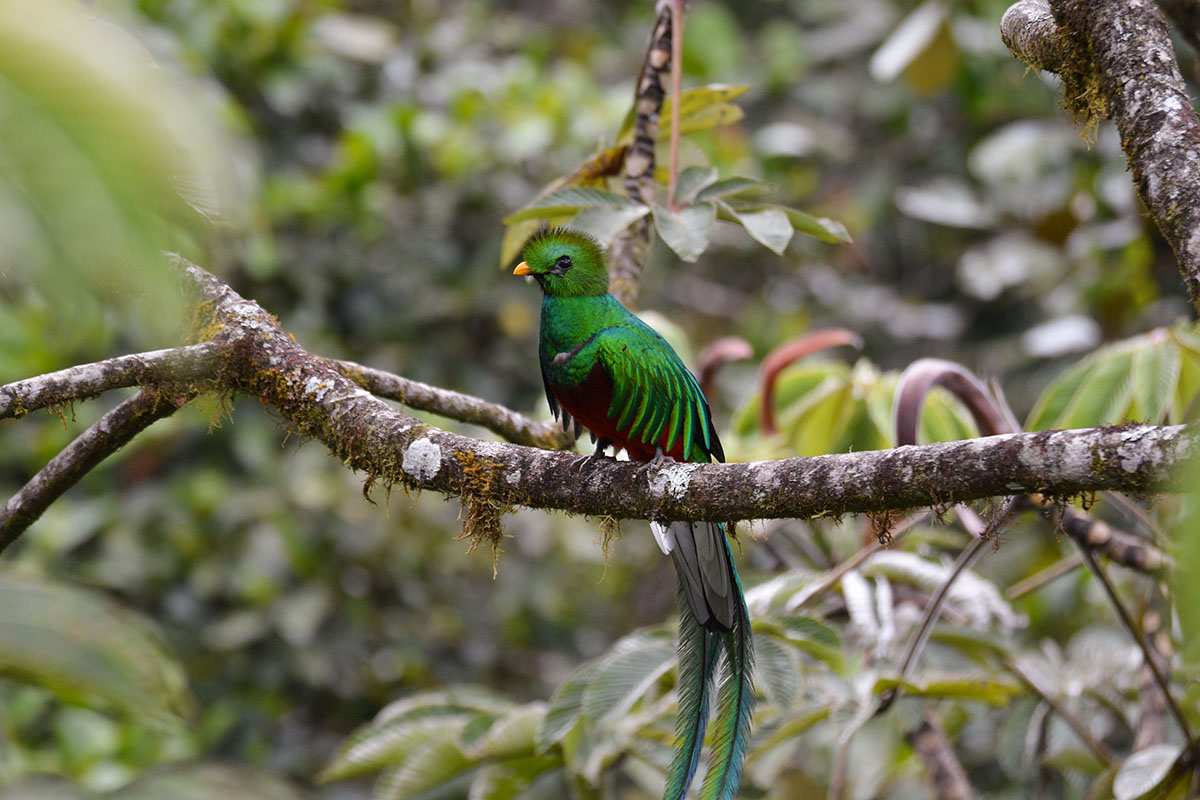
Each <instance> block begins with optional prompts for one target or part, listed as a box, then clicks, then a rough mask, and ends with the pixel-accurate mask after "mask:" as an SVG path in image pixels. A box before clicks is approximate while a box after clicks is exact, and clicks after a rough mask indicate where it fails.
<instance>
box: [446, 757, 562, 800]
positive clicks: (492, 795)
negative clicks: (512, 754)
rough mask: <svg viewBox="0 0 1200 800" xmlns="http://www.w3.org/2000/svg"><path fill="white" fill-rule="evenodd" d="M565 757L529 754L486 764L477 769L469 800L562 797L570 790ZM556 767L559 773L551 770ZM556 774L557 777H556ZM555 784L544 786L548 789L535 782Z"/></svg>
mask: <svg viewBox="0 0 1200 800" xmlns="http://www.w3.org/2000/svg"><path fill="white" fill-rule="evenodd" d="M555 767H559V768H561V767H562V761H561V760H559V759H557V758H554V757H552V756H530V757H528V758H516V759H509V760H507V761H503V762H500V763H497V764H485V765H484V766H482V767H480V768H479V770H478V771H477V772H476V773H475V777H474V778H473V779H472V781H471V792H470V794H469V795H468V796H467V798H468V800H532V798H535V797H539V798H540V797H549V798H559V797H564V796H566V795H567V794H568V793H567V792H565V791H564V790H565V789H566V787H565V786H564V785H563V783H564V781H563V779H562V770H561V769H555ZM551 770H553V771H554V772H556V773H558V775H557V776H555V775H552V774H548V773H550V772H551ZM555 777H557V778H558V780H557V781H553V779H554V778H555ZM548 780H549V781H550V782H553V783H557V785H556V786H547V787H544V788H545V789H547V790H549V791H538V789H539V787H538V786H535V784H542V783H545V782H547V781H548Z"/></svg>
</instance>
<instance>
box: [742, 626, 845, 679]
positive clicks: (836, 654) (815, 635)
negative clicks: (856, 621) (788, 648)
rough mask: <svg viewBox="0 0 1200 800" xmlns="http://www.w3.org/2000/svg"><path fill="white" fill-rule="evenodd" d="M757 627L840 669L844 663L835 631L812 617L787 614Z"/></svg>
mask: <svg viewBox="0 0 1200 800" xmlns="http://www.w3.org/2000/svg"><path fill="white" fill-rule="evenodd" d="M758 627H760V628H762V629H763V630H764V631H767V632H771V633H774V634H775V635H776V636H778V637H779V638H780V639H782V640H783V641H786V642H787V643H789V644H791V645H792V646H794V647H796V648H798V649H799V650H801V651H803V652H805V653H808V654H809V655H810V656H812V657H813V658H816V659H818V660H819V661H823V662H825V663H826V664H828V665H829V666H830V667H832V668H833V669H834V671H835V672H836V671H840V670H841V669H842V668H843V666H844V663H845V660H844V657H843V655H842V650H841V641H840V640H839V639H838V635H837V632H836V631H834V630H833V628H830V627H829V626H828V625H826V624H825V623H823V622H821V621H820V620H816V619H813V618H812V617H802V616H787V617H782V618H779V620H778V622H777V623H776V622H770V623H762V624H760V625H759V626H758Z"/></svg>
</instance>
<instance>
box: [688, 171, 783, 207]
mask: <svg viewBox="0 0 1200 800" xmlns="http://www.w3.org/2000/svg"><path fill="white" fill-rule="evenodd" d="M770 189H771V187H770V186H769V185H768V184H765V183H763V182H762V181H757V180H755V179H753V178H741V177H738V176H736V175H735V176H733V177H731V178H722V179H721V180H719V181H716V182H715V183H711V184H709V185H708V186H705V187H704V188H703V189H701V190H700V192H699V193H698V194H697V195H696V202H697V203H703V202H705V201H707V200H716V199H718V198H721V197H732V196H734V195H739V194H746V193H747V192H753V193H756V194H758V193H763V192H767V191H770Z"/></svg>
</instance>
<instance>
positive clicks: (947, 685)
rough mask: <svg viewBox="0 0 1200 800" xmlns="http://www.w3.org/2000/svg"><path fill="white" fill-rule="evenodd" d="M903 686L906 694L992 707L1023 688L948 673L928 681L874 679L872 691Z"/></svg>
mask: <svg viewBox="0 0 1200 800" xmlns="http://www.w3.org/2000/svg"><path fill="white" fill-rule="evenodd" d="M897 688H900V689H903V690H904V693H905V694H906V695H915V696H919V697H937V698H949V699H953V700H975V701H977V702H981V703H987V704H989V705H993V706H1004V705H1007V704H1008V703H1009V702H1010V701H1011V700H1012V699H1013V698H1014V697H1017V696H1019V695H1021V694H1022V693H1023V692H1024V691H1025V689H1024V687H1023V686H1022V685H1021V684H1019V683H1016V682H1015V681H1001V680H997V679H995V678H987V677H983V676H980V675H971V676H961V677H959V676H954V675H947V676H944V677H940V678H935V679H930V680H919V681H918V680H904V679H900V678H879V679H878V680H876V681H875V686H874V689H873V690H874V692H875V694H879V695H881V694H883V693H884V692H886V691H888V690H890V689H897Z"/></svg>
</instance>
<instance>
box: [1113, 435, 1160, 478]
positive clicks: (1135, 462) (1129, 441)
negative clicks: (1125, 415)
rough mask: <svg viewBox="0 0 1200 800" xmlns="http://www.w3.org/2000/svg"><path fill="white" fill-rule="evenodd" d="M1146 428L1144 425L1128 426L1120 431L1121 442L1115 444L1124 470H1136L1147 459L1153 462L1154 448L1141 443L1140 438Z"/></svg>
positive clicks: (1156, 451) (1156, 452)
mask: <svg viewBox="0 0 1200 800" xmlns="http://www.w3.org/2000/svg"><path fill="white" fill-rule="evenodd" d="M1148 432H1149V431H1148V429H1147V428H1144V427H1139V428H1130V429H1129V430H1127V431H1123V432H1122V433H1121V444H1119V445H1117V459H1118V460H1119V461H1120V464H1121V469H1123V470H1125V471H1126V472H1137V471H1138V470H1139V469H1141V468H1142V467H1143V466H1145V464H1146V461H1147V455H1149V456H1150V457H1149V460H1150V461H1152V462H1154V461H1157V459H1156V458H1155V457H1154V456H1155V455H1157V454H1158V452H1159V451H1158V450H1156V449H1149V450H1148V449H1147V448H1146V447H1145V446H1144V445H1142V444H1141V441H1142V438H1143V437H1145V435H1146V434H1147V433H1148Z"/></svg>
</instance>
